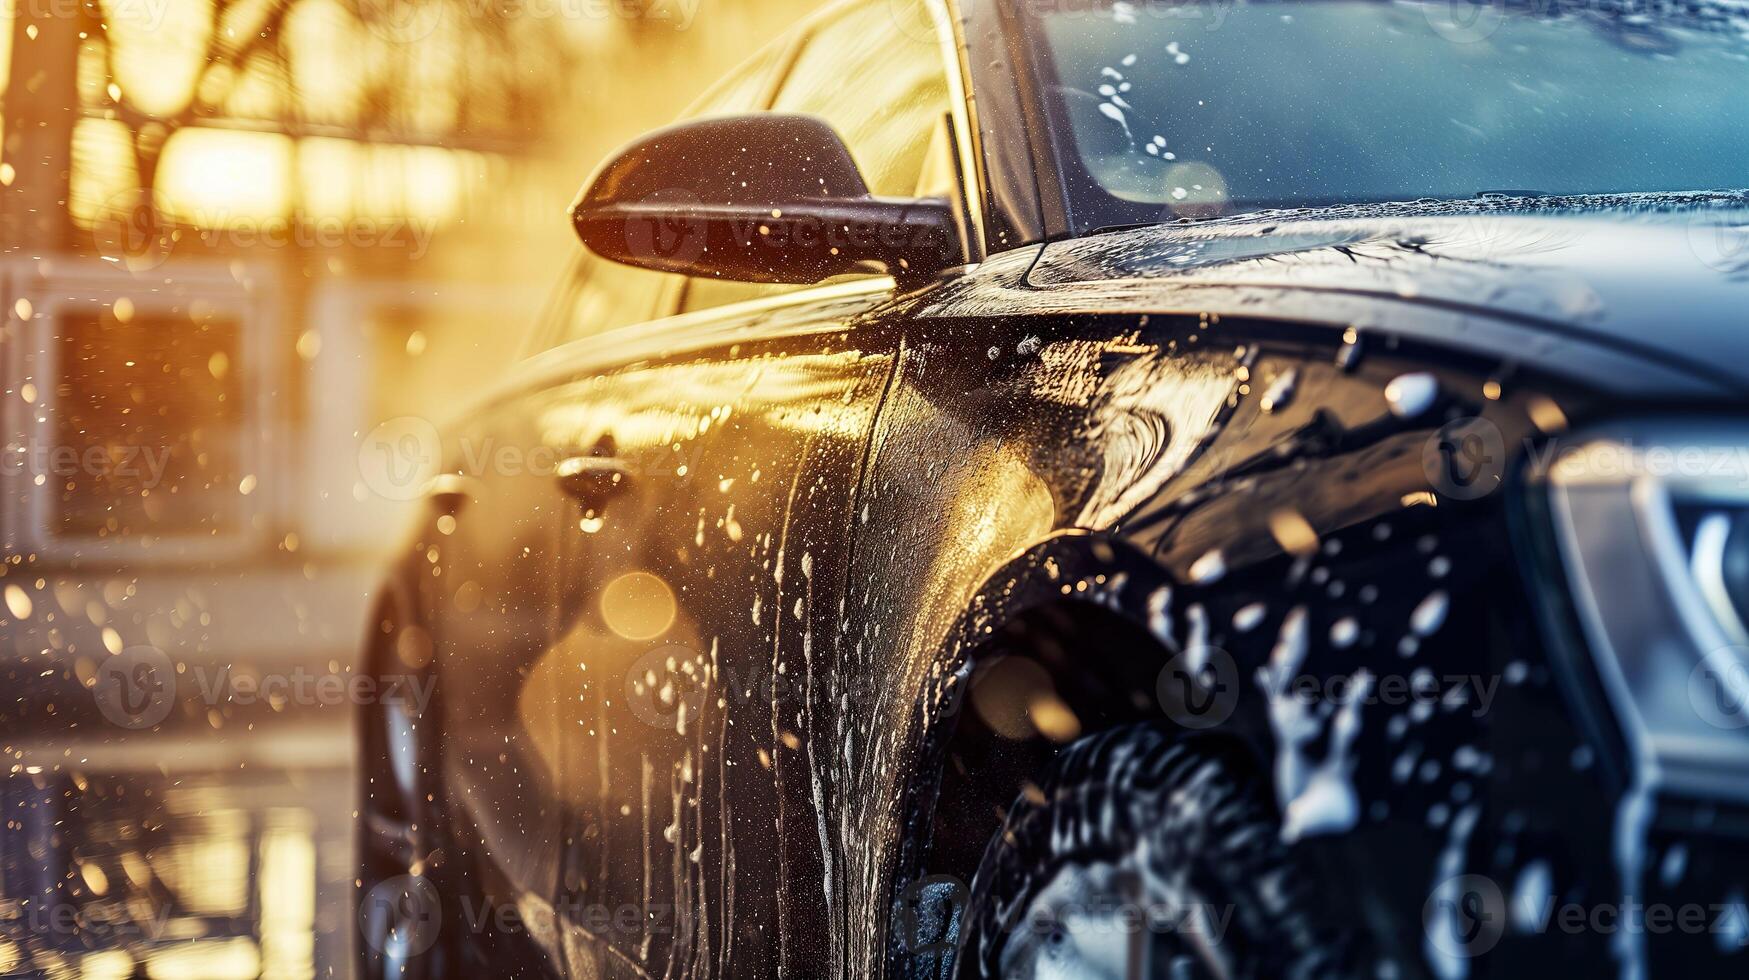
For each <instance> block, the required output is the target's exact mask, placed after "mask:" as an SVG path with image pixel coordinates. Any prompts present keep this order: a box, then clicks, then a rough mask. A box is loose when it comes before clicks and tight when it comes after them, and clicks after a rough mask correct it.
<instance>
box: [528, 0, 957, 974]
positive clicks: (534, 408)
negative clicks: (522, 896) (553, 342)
mask: <svg viewBox="0 0 1749 980" xmlns="http://www.w3.org/2000/svg"><path fill="white" fill-rule="evenodd" d="M893 9H894V7H893V5H892V4H890V3H888V2H886V0H870V2H863V3H855V4H849V5H844V6H841V7H838V8H835V9H834V10H833V11H832V12H830V13H828V14H827V15H825V17H824V18H823V19H822V20H820V21H818V22H817V23H815V24H812V25H807V26H805V27H804V28H803V29H802V31H801V35H802V39H801V42H800V43H801V47H800V49H799V51H798V52H797V54H796V56H795V58H794V59H793V67H792V69H791V71H790V72H789V74H788V76H787V77H786V79H785V80H784V82H783V83H782V86H781V87H780V88H779V90H778V91H777V93H776V96H775V98H774V100H773V106H772V107H773V108H774V109H775V110H778V111H787V112H804V113H811V114H814V115H818V116H820V117H822V118H824V119H825V120H826V121H827V122H828V123H831V124H832V125H833V126H834V128H836V129H838V131H839V132H840V133H841V134H842V135H843V136H844V137H845V139H846V142H847V145H848V146H849V148H850V150H851V152H852V154H853V155H854V156H855V157H856V159H857V161H858V164H859V166H860V167H861V168H862V169H863V170H864V172H865V174H866V175H869V179H870V183H871V187H872V188H873V189H874V190H876V191H877V192H882V193H897V194H901V195H909V194H911V193H914V192H915V190H916V188H917V187H918V186H919V185H921V184H924V183H926V182H927V181H929V180H931V179H934V178H933V176H932V174H934V173H939V172H941V171H942V170H943V169H945V170H946V172H949V173H951V172H952V168H951V166H950V165H949V166H945V167H943V166H942V161H940V160H939V159H938V158H934V157H932V154H940V153H946V152H950V147H951V143H947V142H938V141H935V140H933V139H932V137H933V136H935V134H936V132H937V129H938V127H939V126H940V121H941V119H942V118H943V117H944V116H945V114H946V112H947V108H948V105H947V86H946V82H945V67H944V64H943V61H942V59H941V52H940V48H939V47H938V46H937V45H936V44H935V42H934V39H933V38H932V37H918V36H915V35H912V34H908V33H906V32H905V29H906V28H907V27H909V26H911V25H910V24H908V23H906V22H905V21H904V20H903V19H896V18H895V17H894V14H893ZM847 59H848V60H847ZM700 287H705V288H700ZM738 288H739V287H736V286H734V285H731V284H719V283H703V282H699V281H693V282H689V283H688V287H687V293H688V296H689V297H690V299H689V302H688V305H689V306H690V305H694V304H697V303H700V302H703V301H704V300H703V297H705V296H710V297H713V298H714V299H715V300H717V301H725V300H731V299H738V300H741V302H740V303H738V304H737V305H734V306H728V307H722V308H719V309H716V310H714V311H708V312H700V313H690V314H687V315H685V316H683V317H680V318H677V319H676V320H674V321H670V322H669V323H667V324H658V325H653V326H652V327H650V328H649V330H650V335H649V336H650V343H651V344H652V348H651V349H652V352H653V354H655V356H652V357H651V358H650V360H649V361H647V362H642V363H636V364H632V365H630V366H628V367H626V368H624V369H620V370H616V371H609V372H605V373H602V374H583V373H580V374H578V375H577V376H576V380H574V381H571V382H568V383H566V384H564V385H560V386H558V387H555V388H553V389H550V390H548V391H546V392H543V393H542V394H540V395H537V396H535V397H534V398H532V399H531V401H530V417H531V418H532V419H535V420H537V421H536V428H537V429H539V430H540V432H541V433H542V439H543V441H544V443H545V444H557V445H562V446H564V447H565V451H566V452H573V453H574V452H584V453H596V454H599V455H602V456H606V455H611V456H612V457H613V458H614V459H615V460H616V462H615V463H613V464H610V465H611V467H612V468H613V469H615V470H616V471H617V472H618V473H619V474H620V477H619V479H620V481H621V483H620V489H618V490H617V491H616V492H615V493H613V494H612V495H610V496H609V498H608V499H607V500H606V501H605V506H604V508H603V509H600V510H597V511H595V512H594V513H591V506H592V504H593V502H592V501H583V502H580V503H579V504H578V505H577V506H578V508H579V510H578V513H579V520H580V521H581V522H582V526H581V528H580V532H581V533H575V532H573V533H571V534H570V538H571V541H572V542H573V545H574V548H573V550H572V551H570V552H569V553H568V554H567V556H566V557H565V559H564V561H565V566H564V569H565V570H564V572H563V575H562V577H563V578H564V580H565V582H566V583H567V584H566V586H565V588H566V589H568V590H570V589H574V590H575V593H574V594H573V595H570V596H568V597H567V601H568V602H575V603H576V604H577V608H578V610H579V614H578V616H577V617H576V619H575V620H573V621H572V622H571V627H570V629H569V631H568V632H567V633H565V634H564V635H563V636H559V637H557V638H556V640H555V643H554V646H553V649H552V650H551V651H550V653H549V655H547V656H545V657H543V658H541V659H540V660H539V661H538V662H537V663H536V665H535V666H534V668H533V676H534V677H535V678H536V682H535V683H534V684H533V685H532V686H533V687H535V688H538V689H543V690H545V689H556V690H560V691H563V692H565V694H566V697H565V698H562V699H559V700H558V701H556V702H554V704H555V706H556V707H557V708H558V710H559V717H558V718H557V719H556V720H555V722H554V723H553V724H552V725H551V729H550V730H551V731H553V732H554V733H556V734H557V735H558V741H557V743H556V744H555V746H554V750H553V751H554V752H555V754H556V755H557V756H558V757H559V760H560V761H559V763H558V765H559V766H560V768H561V770H562V771H563V772H564V773H565V774H566V776H565V779H566V783H567V787H568V789H569V791H570V793H571V794H572V795H571V796H570V797H569V798H568V799H567V801H566V803H567V806H568V808H569V812H570V820H571V824H570V826H569V828H568V830H567V833H566V836H567V840H568V842H569V846H568V849H567V858H566V863H565V867H564V871H563V874H562V876H561V877H562V880H561V881H560V883H559V892H558V896H557V905H558V906H559V908H560V910H561V921H562V922H563V923H564V927H563V929H564V936H563V942H564V945H565V950H566V956H567V961H568V963H569V965H570V967H571V969H572V971H573V972H575V973H577V974H579V975H591V976H594V975H603V976H606V975H614V974H615V973H616V972H623V973H625V974H627V975H640V974H644V975H651V976H655V975H661V976H676V977H678V976H697V975H711V976H718V975H736V976H740V975H758V976H773V975H775V976H786V975H787V976H795V975H801V976H818V975H821V974H823V973H830V972H833V970H834V968H833V966H832V964H833V963H835V962H842V959H841V953H842V950H841V949H840V948H839V946H840V943H841V940H842V938H843V935H844V931H845V929H846V928H847V923H846V922H845V920H844V919H843V918H842V917H841V912H842V904H841V903H840V902H839V901H838V895H839V893H840V890H841V889H842V888H843V882H842V878H841V875H842V874H843V869H844V868H845V866H846V862H845V852H846V850H847V849H848V850H854V849H855V848H856V847H857V846H858V844H857V842H856V841H855V840H850V841H846V840H845V839H844V837H843V835H842V833H841V831H840V828H839V826H838V824H837V821H836V818H835V817H834V815H833V814H834V813H835V807H836V793H837V779H836V776H835V775H834V774H835V773H837V772H838V771H839V769H840V765H839V763H838V762H837V760H839V759H840V758H841V753H840V751H839V745H840V740H839V738H838V734H839V725H838V722H837V718H838V717H839V716H840V715H841V714H842V713H843V712H845V711H848V710H852V709H851V707H850V705H849V704H848V702H847V699H848V698H849V697H850V691H849V690H848V689H847V688H845V687H844V686H843V685H841V684H839V683H837V679H836V678H834V677H832V676H831V673H830V668H831V666H832V664H833V662H834V661H835V659H836V658H835V656H834V654H833V649H834V648H835V647H836V645H837V643H838V641H839V639H840V636H839V631H838V629H837V623H838V620H839V612H840V602H841V600H842V599H843V596H844V576H845V573H846V569H847V567H848V563H849V553H848V540H849V535H850V527H851V525H852V524H853V522H854V520H855V511H854V499H853V498H854V492H855V489H856V487H857V485H858V482H859V480H860V479H861V474H862V465H863V461H864V453H865V451H866V448H867V445H868V439H869V437H870V434H871V433H872V431H873V426H874V420H875V416H876V412H877V409H878V408H879V405H880V403H881V399H882V396H883V393H884V392H885V390H886V384H887V381H888V379H889V378H890V377H891V374H892V370H893V364H894V362H895V358H896V357H897V351H898V334H897V330H896V329H895V324H894V323H893V322H891V320H890V318H888V317H887V316H885V315H884V311H885V310H886V309H888V308H889V303H890V301H891V300H892V298H893V290H894V287H893V283H892V280H891V279H889V278H886V277H866V278H860V279H851V280H849V281H845V282H838V283H832V284H827V285H823V286H817V287H807V288H801V289H795V288H793V287H792V288H791V289H789V290H788V291H783V292H777V291H774V290H772V289H770V288H769V287H750V288H747V289H745V290H744V291H739V292H737V289H738ZM657 352H659V353H657ZM599 465H601V464H595V463H591V464H589V466H590V467H591V468H595V467H598V466H599ZM612 478H613V477H612V476H611V475H610V476H608V477H606V479H608V480H611V479H612Z"/></svg>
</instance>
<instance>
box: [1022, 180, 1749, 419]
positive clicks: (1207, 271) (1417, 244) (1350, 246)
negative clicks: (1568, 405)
mask: <svg viewBox="0 0 1749 980" xmlns="http://www.w3.org/2000/svg"><path fill="white" fill-rule="evenodd" d="M1137 280H1143V281H1158V282H1159V284H1160V285H1162V286H1164V285H1165V284H1166V283H1168V282H1170V283H1175V284H1181V285H1186V286H1191V285H1196V286H1240V287H1256V288H1259V289H1261V288H1265V287H1267V288H1271V289H1290V290H1294V291H1296V292H1301V293H1303V294H1304V299H1305V304H1304V305H1306V306H1307V307H1308V312H1309V313H1310V314H1312V315H1316V312H1317V297H1316V294H1320V293H1323V294H1339V295H1342V296H1346V297H1349V298H1353V297H1355V296H1357V295H1359V296H1377V297H1388V298H1390V299H1393V300H1397V301H1405V302H1409V303H1415V304H1426V305H1430V306H1438V307H1442V308H1445V309H1447V310H1456V311H1460V312H1463V313H1468V314H1482V315H1488V316H1493V317H1497V318H1501V319H1506V320H1511V321H1514V322H1515V323H1517V324H1518V325H1520V326H1527V327H1530V328H1532V329H1542V330H1546V331H1549V332H1551V333H1557V334H1561V335H1563V336H1564V337H1566V338H1567V339H1582V340H1588V341H1591V342H1595V343H1600V344H1605V345H1608V346H1611V347H1615V348H1617V349H1620V350H1622V351H1623V352H1625V353H1628V354H1630V355H1638V356H1643V357H1645V358H1648V359H1651V360H1655V361H1661V362H1663V363H1664V364H1667V365H1669V366H1672V367H1677V368H1680V369H1682V370H1686V371H1691V372H1693V373H1695V374H1696V375H1698V376H1700V377H1705V378H1708V379H1710V380H1712V381H1714V382H1717V383H1720V384H1723V385H1725V386H1727V387H1732V388H1744V387H1749V195H1745V194H1739V193H1705V194H1682V195H1614V196H1609V197H1585V198H1511V199H1498V200H1482V201H1474V202H1469V201H1465V202H1443V203H1435V202H1427V203H1415V204H1401V205H1383V206H1368V207H1349V208H1340V209H1329V210H1317V211H1284V212H1266V213H1260V214H1254V215H1247V216H1242V217H1237V218H1228V219H1220V220H1215V221H1207V222H1201V223H1196V224H1171V225H1156V226H1151V227H1146V228H1136V229H1126V230H1122V231H1115V232H1108V233H1104V234H1099V235H1094V236H1090V237H1088V238H1081V239H1075V240H1072V241H1065V242H1057V243H1053V244H1052V245H1050V246H1048V247H1046V249H1045V250H1044V252H1043V253H1042V254H1041V255H1040V256H1039V260H1038V262H1037V263H1036V264H1035V265H1034V266H1033V268H1032V270H1031V271H1030V272H1029V273H1028V276H1027V284H1028V285H1029V286H1031V287H1034V288H1040V289H1049V288H1051V287H1068V286H1070V285H1071V284H1074V283H1081V284H1096V283H1102V282H1103V283H1113V282H1118V281H1129V282H1131V283H1134V282H1135V281H1137Z"/></svg>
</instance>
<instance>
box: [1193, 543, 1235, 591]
mask: <svg viewBox="0 0 1749 980" xmlns="http://www.w3.org/2000/svg"><path fill="white" fill-rule="evenodd" d="M1226 574H1227V556H1226V555H1224V554H1222V553H1221V549H1219V548H1212V549H1210V550H1209V551H1208V552H1207V553H1206V554H1204V555H1203V556H1202V557H1201V558H1198V559H1197V560H1196V561H1195V562H1193V563H1191V566H1190V580H1191V581H1192V582H1195V583H1196V584H1198V585H1213V584H1214V583H1216V582H1219V581H1220V580H1221V578H1222V577H1223V576H1225V575H1226Z"/></svg>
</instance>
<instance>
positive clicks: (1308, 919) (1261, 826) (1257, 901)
mask: <svg viewBox="0 0 1749 980" xmlns="http://www.w3.org/2000/svg"><path fill="white" fill-rule="evenodd" d="M1252 770H1253V766H1252V765H1251V764H1250V763H1249V758H1248V757H1245V756H1242V755H1241V754H1240V753H1239V752H1238V751H1237V750H1236V749H1235V747H1234V746H1233V745H1232V743H1230V742H1228V741H1226V740H1223V739H1219V738H1209V737H1203V736H1191V737H1183V736H1181V735H1180V734H1179V733H1176V732H1173V731H1170V730H1167V729H1163V728H1161V727H1157V726H1154V725H1135V726H1130V727H1126V728H1118V729H1113V730H1111V731H1107V732H1102V733H1099V734H1096V735H1092V736H1089V737H1087V738H1084V739H1082V740H1080V741H1078V742H1076V743H1074V744H1073V745H1071V746H1069V747H1068V748H1067V749H1065V750H1064V751H1063V753H1062V754H1061V755H1060V756H1059V757H1058V759H1057V762H1056V764H1055V765H1054V766H1053V768H1052V771H1051V773H1050V774H1049V776H1048V778H1047V780H1046V782H1045V784H1044V785H1043V786H1041V787H1040V790H1041V791H1042V798H1041V795H1040V794H1039V793H1023V794H1022V795H1021V796H1020V797H1019V798H1018V799H1017V800H1016V801H1015V803H1014V806H1013V807H1012V809H1011V810H1010V812H1009V814H1008V817H1007V819H1006V821H1005V822H1004V824H1003V827H1002V830H1001V831H1000V832H999V833H998V834H997V835H996V837H995V838H994V839H992V841H991V842H990V846H989V847H988V849H987V850H986V851H985V853H984V857H983V860H982V862H981V863H980V865H979V869H978V873H977V875H976V877H975V878H974V879H973V882H972V887H971V894H970V897H969V900H968V902H967V908H966V912H965V915H964V924H965V928H963V929H962V939H961V945H960V949H959V956H958V957H957V963H956V966H957V971H956V972H957V975H958V976H960V977H995V976H999V973H998V963H999V958H1000V956H1001V952H1002V937H1004V936H1006V935H1009V934H1011V931H1012V930H1013V929H1014V928H1015V927H1016V926H1018V925H1020V924H1021V922H1020V920H1021V917H1022V916H1024V915H1025V914H1026V910H1027V907H1028V903H1029V902H1030V900H1031V898H1032V896H1033V895H1034V894H1035V893H1036V892H1037V891H1038V890H1039V889H1041V888H1043V887H1044V886H1045V885H1046V884H1047V883H1049V882H1050V880H1051V879H1052V878H1053V877H1054V876H1055V875H1056V874H1057V872H1058V871H1059V870H1060V869H1062V868H1063V867H1065V866H1067V865H1070V864H1072V863H1076V862H1086V863H1090V864H1091V863H1098V862H1105V861H1116V860H1118V859H1120V858H1122V857H1123V856H1125V855H1129V854H1133V853H1136V852H1138V850H1140V849H1141V848H1142V846H1143V845H1146V853H1147V854H1148V855H1149V857H1150V864H1151V870H1154V871H1158V872H1159V873H1160V874H1161V875H1162V876H1163V877H1173V876H1179V877H1180V879H1181V880H1183V881H1184V882H1185V884H1186V886H1187V889H1188V890H1189V891H1191V892H1192V893H1194V894H1195V895H1196V896H1197V897H1198V900H1199V901H1202V902H1206V903H1208V904H1210V905H1211V906H1214V907H1216V908H1221V909H1229V908H1230V910H1231V912H1232V917H1231V921H1230V923H1229V924H1228V925H1227V927H1226V929H1225V933H1224V941H1223V942H1222V943H1221V947H1220V950H1221V954H1222V955H1223V957H1224V958H1225V959H1226V960H1227V961H1228V964H1229V966H1230V967H1231V968H1232V976H1233V977H1234V980H1246V978H1266V980H1275V978H1290V980H1324V978H1338V977H1349V976H1355V975H1357V971H1356V970H1354V968H1353V967H1352V965H1351V964H1349V962H1348V961H1349V959H1350V956H1349V951H1350V949H1351V947H1352V943H1351V942H1350V941H1349V939H1348V937H1347V936H1346V935H1345V934H1344V930H1342V929H1340V928H1338V927H1335V926H1333V925H1331V924H1330V923H1329V920H1330V918H1331V915H1332V913H1333V912H1335V911H1336V910H1331V909H1324V908H1320V903H1319V900H1318V897H1317V895H1316V894H1315V892H1314V889H1313V888H1312V882H1311V878H1310V877H1309V876H1308V875H1307V874H1306V873H1305V871H1304V869H1303V868H1302V867H1300V864H1299V862H1297V861H1296V860H1295V859H1294V857H1293V855H1292V854H1291V852H1290V850H1289V848H1288V847H1287V845H1285V844H1283V843H1282V841H1281V836H1280V830H1279V823H1278V820H1277V811H1276V807H1275V805H1274V801H1273V800H1272V799H1271V798H1270V797H1269V794H1268V791H1267V789H1266V788H1265V786H1264V784H1263V781H1262V780H1261V779H1258V778H1254V777H1252V778H1247V777H1248V776H1250V775H1251V773H1252Z"/></svg>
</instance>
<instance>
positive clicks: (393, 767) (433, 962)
mask: <svg viewBox="0 0 1749 980" xmlns="http://www.w3.org/2000/svg"><path fill="white" fill-rule="evenodd" d="M360 721H361V728H362V731H361V732H360V736H361V739H360V742H361V748H362V750H363V751H362V755H361V758H360V777H361V778H360V794H359V795H360V810H361V813H360V822H359V843H358V852H359V860H360V865H361V866H360V868H359V882H358V895H357V905H356V913H357V920H358V928H359V937H358V938H359V942H358V944H357V953H358V958H359V961H358V966H359V975H360V976H363V977H368V978H373V980H374V978H381V980H428V978H436V977H443V976H446V975H447V974H448V973H449V970H448V969H447V961H448V956H447V949H446V943H445V942H444V940H445V938H446V937H444V935H443V932H444V924H445V923H444V915H443V901H442V898H441V892H442V889H441V887H440V885H439V883H438V882H437V880H436V878H435V877H434V876H433V872H432V871H431V869H430V867H429V865H430V864H431V863H432V862H433V859H434V858H436V859H438V860H439V861H441V852H440V850H439V849H438V847H437V845H436V844H435V842H434V841H435V829H436V828H434V827H433V826H432V822H433V821H432V819H431V818H430V816H429V815H428V811H429V808H428V807H427V806H426V797H427V795H428V793H434V792H435V787H434V786H433V785H432V784H431V782H430V777H429V774H428V768H429V762H430V760H429V759H428V758H427V757H426V755H425V751H424V744H423V739H422V737H421V734H420V731H419V725H420V721H421V718H420V715H419V713H418V712H416V711H414V710H413V709H412V707H411V706H410V705H408V704H407V703H406V702H405V701H402V700H384V701H382V702H381V703H377V704H371V705H366V706H365V707H364V708H363V709H362V711H361V714H360Z"/></svg>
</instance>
